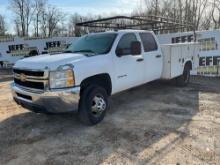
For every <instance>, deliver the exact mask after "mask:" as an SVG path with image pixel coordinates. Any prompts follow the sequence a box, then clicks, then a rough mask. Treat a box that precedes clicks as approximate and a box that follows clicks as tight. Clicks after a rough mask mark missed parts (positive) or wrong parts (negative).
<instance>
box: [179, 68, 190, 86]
mask: <svg viewBox="0 0 220 165" xmlns="http://www.w3.org/2000/svg"><path fill="white" fill-rule="evenodd" d="M189 81H190V67H189V66H188V65H186V66H185V67H184V70H183V74H182V75H181V76H179V77H177V78H176V84H177V86H181V87H184V86H187V85H188V84H189Z"/></svg>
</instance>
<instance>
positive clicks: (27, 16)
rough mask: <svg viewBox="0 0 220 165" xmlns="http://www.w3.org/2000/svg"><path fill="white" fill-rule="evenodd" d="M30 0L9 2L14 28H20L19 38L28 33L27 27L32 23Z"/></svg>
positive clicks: (11, 0) (12, 0)
mask: <svg viewBox="0 0 220 165" xmlns="http://www.w3.org/2000/svg"><path fill="white" fill-rule="evenodd" d="M32 7H33V6H32V1H31V0H10V9H11V10H12V11H13V12H14V14H15V17H16V19H17V20H16V21H15V25H16V26H18V25H19V26H21V36H26V35H28V33H29V26H30V24H31V21H32V16H33V13H34V11H33V8H32Z"/></svg>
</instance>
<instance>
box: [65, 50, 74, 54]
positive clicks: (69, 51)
mask: <svg viewBox="0 0 220 165" xmlns="http://www.w3.org/2000/svg"><path fill="white" fill-rule="evenodd" d="M63 53H73V51H71V50H65V51H63Z"/></svg>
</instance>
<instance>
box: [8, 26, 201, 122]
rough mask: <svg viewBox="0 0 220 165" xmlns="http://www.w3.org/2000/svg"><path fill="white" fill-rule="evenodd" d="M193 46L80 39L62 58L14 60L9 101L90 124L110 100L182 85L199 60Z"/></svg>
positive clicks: (142, 34) (151, 37)
mask: <svg viewBox="0 0 220 165" xmlns="http://www.w3.org/2000/svg"><path fill="white" fill-rule="evenodd" d="M198 49H199V47H198V44H197V43H188V44H187V43H185V44H170V45H162V46H160V45H159V44H158V40H157V38H156V37H155V34H154V33H153V32H150V31H142V30H122V31H118V32H103V33H94V34H89V35H85V36H83V37H81V38H79V39H77V40H76V41H74V43H73V44H72V45H70V46H69V48H68V49H66V51H65V52H63V53H62V54H56V55H41V56H36V57H30V58H26V59H23V60H20V61H18V62H17V63H16V64H15V66H14V69H13V71H14V82H13V83H12V84H11V88H12V93H13V97H14V100H15V101H16V102H17V103H18V104H20V105H22V106H23V107H25V108H27V109H30V110H32V111H34V112H37V113H41V112H45V113H62V112H71V111H76V112H78V114H79V117H80V119H81V120H82V121H83V122H85V123H87V124H90V125H94V124H97V123H99V122H101V121H102V120H103V118H104V116H105V113H106V110H107V108H108V98H109V96H111V95H113V94H115V93H118V92H121V91H124V90H126V89H129V88H133V87H136V86H139V85H142V84H145V83H147V82H150V81H154V80H158V79H167V80H168V79H176V83H177V84H178V85H180V86H185V85H187V84H188V83H189V79H190V70H192V69H194V68H195V67H196V66H197V65H198V64H197V58H198Z"/></svg>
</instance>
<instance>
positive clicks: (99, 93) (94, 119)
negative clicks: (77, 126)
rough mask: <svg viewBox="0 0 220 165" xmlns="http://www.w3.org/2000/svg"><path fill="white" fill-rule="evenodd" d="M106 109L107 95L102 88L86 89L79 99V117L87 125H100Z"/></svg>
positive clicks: (91, 87) (92, 87)
mask: <svg viewBox="0 0 220 165" xmlns="http://www.w3.org/2000/svg"><path fill="white" fill-rule="evenodd" d="M107 108H108V95H107V92H106V90H105V89H104V88H102V87H99V86H90V87H87V88H86V89H85V90H84V91H83V93H82V95H81V98H80V105H79V117H80V120H81V121H82V122H83V123H85V124H87V125H95V124H98V123H100V122H101V121H102V120H103V119H104V117H105V114H106V110H107Z"/></svg>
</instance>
